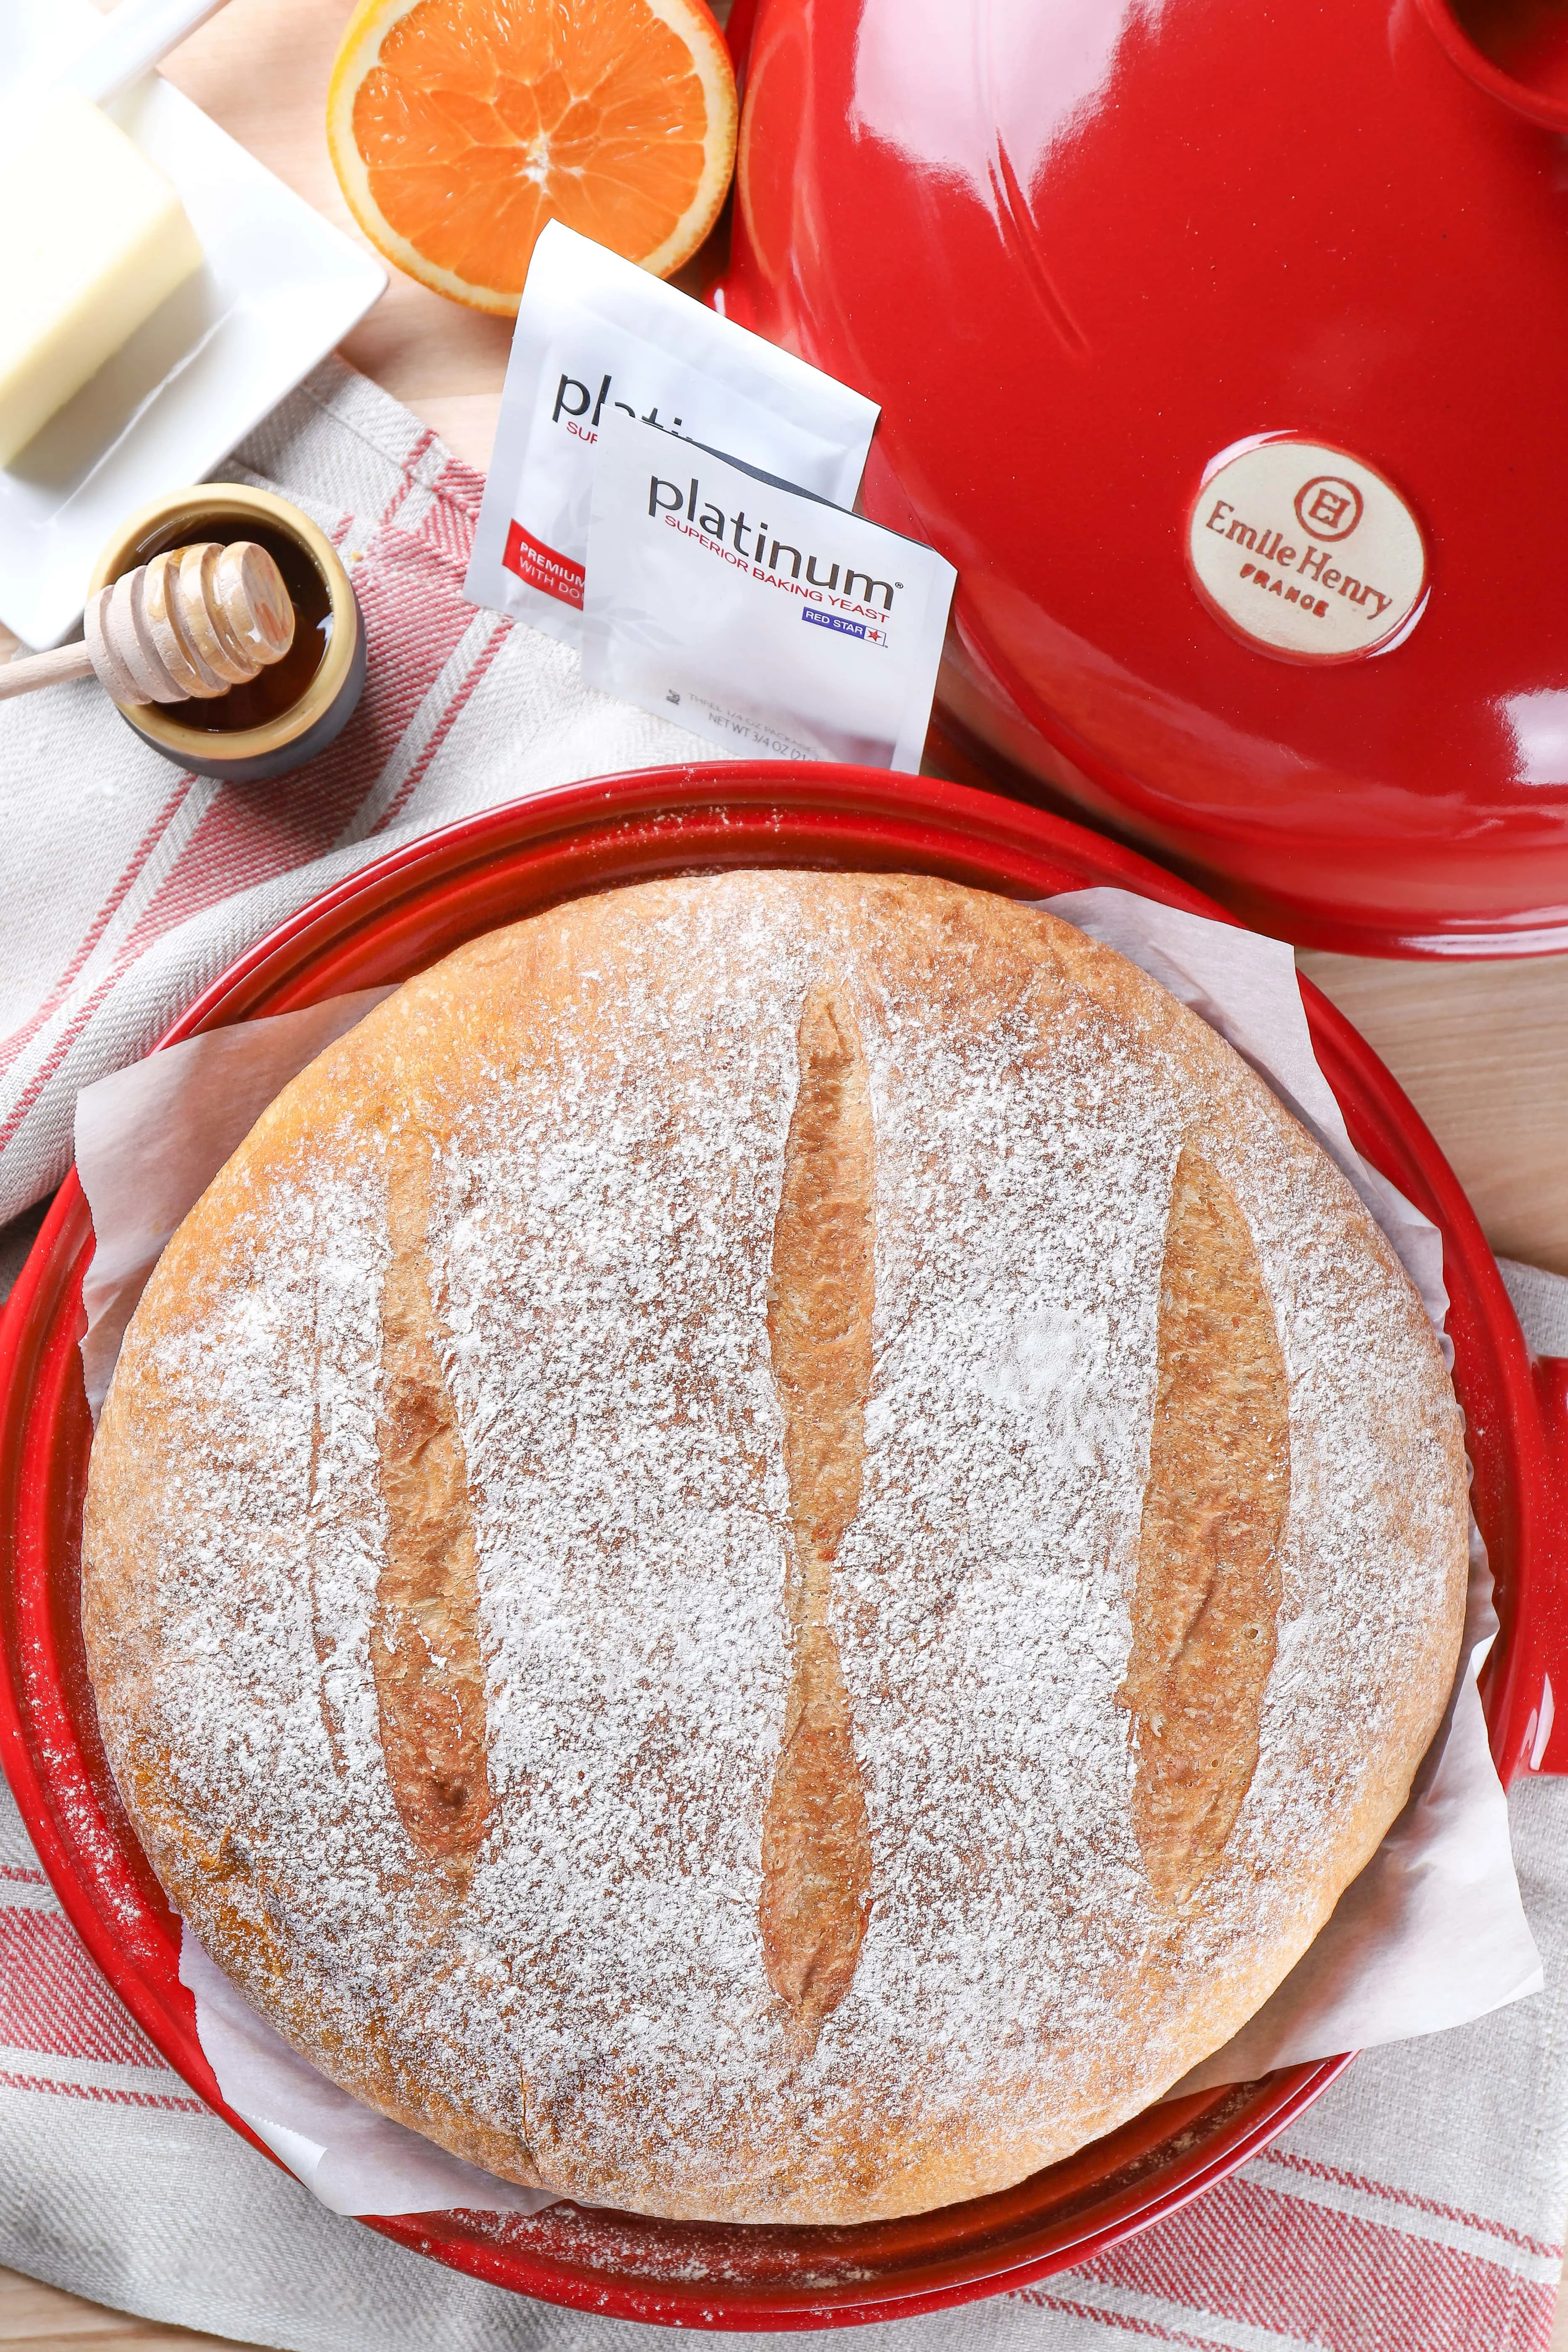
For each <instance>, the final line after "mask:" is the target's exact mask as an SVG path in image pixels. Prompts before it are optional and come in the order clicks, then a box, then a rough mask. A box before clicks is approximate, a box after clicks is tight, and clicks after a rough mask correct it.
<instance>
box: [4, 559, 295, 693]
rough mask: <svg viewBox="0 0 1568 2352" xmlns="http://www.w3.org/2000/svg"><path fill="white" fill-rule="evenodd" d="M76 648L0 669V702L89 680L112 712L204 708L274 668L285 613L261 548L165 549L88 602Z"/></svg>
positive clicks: (288, 641)
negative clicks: (116, 705) (146, 706)
mask: <svg viewBox="0 0 1568 2352" xmlns="http://www.w3.org/2000/svg"><path fill="white" fill-rule="evenodd" d="M85 619H86V635H85V636H84V637H83V640H82V642H81V644H80V645H75V646H57V647H56V649H55V650H54V652H53V653H47V654H34V655H31V656H29V657H28V658H27V659H26V661H14V662H7V663H5V664H0V702H4V701H7V700H8V699H9V698H10V697H11V696H12V695H15V694H31V693H32V692H33V690H34V688H37V687H40V686H60V685H63V684H64V683H65V682H66V680H67V679H68V678H79V677H96V678H97V680H98V682H99V684H100V686H101V687H102V688H103V689H104V691H105V692H106V693H107V694H110V695H111V696H112V697H113V698H114V700H115V701H116V702H126V703H147V702H189V701H193V700H201V701H210V700H211V699H212V698H213V697H214V696H216V695H219V694H226V693H227V692H228V690H229V688H230V687H231V686H242V685H244V684H245V683H246V682H247V680H248V679H250V678H253V677H258V676H259V675H260V673H261V671H262V670H264V669H266V668H267V667H268V665H269V664H270V663H272V662H276V661H281V660H282V658H283V656H284V655H285V654H286V653H287V652H288V650H289V646H291V645H292V644H293V642H294V607H293V605H292V604H290V602H289V591H288V589H287V588H286V587H285V585H284V583H283V574H282V573H281V572H279V569H278V566H277V564H276V563H275V562H273V560H272V558H271V556H270V555H268V552H267V550H266V549H265V548H264V547H258V546H257V544H256V542H255V541H254V540H249V539H237V540H236V541H234V542H233V543H232V545H230V546H228V547H219V546H218V545H217V543H216V541H213V540H204V541H200V542H199V543H198V544H197V545H195V546H194V547H171V548H169V549H167V550H166V551H164V553H163V554H162V555H155V556H154V557H153V560H152V562H150V563H142V564H138V566H137V568H136V570H135V571H134V572H125V573H124V574H123V575H122V576H121V578H120V579H118V580H115V581H112V582H111V583H110V585H109V586H108V587H107V588H100V590H99V591H98V593H97V594H96V595H94V596H89V599H88V604H87V613H86V615H85Z"/></svg>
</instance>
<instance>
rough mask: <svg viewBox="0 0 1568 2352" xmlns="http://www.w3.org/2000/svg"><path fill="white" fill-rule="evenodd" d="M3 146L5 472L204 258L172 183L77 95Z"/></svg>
mask: <svg viewBox="0 0 1568 2352" xmlns="http://www.w3.org/2000/svg"><path fill="white" fill-rule="evenodd" d="M5 129H6V136H5V139H4V140H3V141H0V221H4V222H5V232H6V233H5V241H4V243H3V244H0V466H8V465H9V464H10V462H11V460H12V458H13V457H15V456H16V453H17V451H18V450H19V449H23V448H25V447H26V445H27V443H28V442H29V441H30V440H31V439H32V438H33V436H34V435H35V434H36V433H37V431H38V430H39V429H40V427H41V426H43V425H47V423H48V420H49V418H50V417H51V416H53V415H54V414H55V412H56V410H57V409H59V408H63V407H64V406H65V404H66V402H67V401H68V400H69V399H70V398H71V397H72V395H73V394H76V393H79V391H80V390H81V388H82V385H83V384H84V383H86V382H87V381H88V378H89V376H93V375H96V374H97V373H98V371H99V369H100V367H101V366H102V365H103V363H104V362H105V360H107V359H110V358H111V357H112V356H113V354H114V353H115V352H117V351H118V350H119V349H120V346H121V343H123V342H124V341H127V339H128V338H129V337H130V336H132V334H134V333H135V331H136V330H137V328H138V327H139V326H141V324H142V320H144V319H147V318H150V317H151V316H152V314H153V311H154V310H156V309H157V307H158V305H159V303H160V302H162V301H163V300H165V299H166V298H167V297H168V296H169V295H171V294H172V293H173V292H174V289H175V287H176V286H179V285H182V284H183V283H184V280H185V279H186V278H189V277H190V276H191V274H192V272H193V271H194V270H196V269H199V268H200V267H201V260H202V249H201V247H200V245H199V244H198V243H197V241H196V233H195V229H193V228H192V226H191V225H190V222H189V221H188V220H187V219H186V218H185V213H184V205H182V204H181V202H180V199H179V197H178V195H177V194H175V192H174V188H173V187H172V186H171V184H170V183H169V182H168V181H167V180H166V179H165V178H164V176H163V173H162V172H160V171H159V170H158V168H157V166H156V165H155V164H153V163H149V162H148V160H147V158H146V156H145V155H143V154H142V151H141V149H140V148H139V147H137V146H135V145H133V143H132V141H131V140H129V139H128V138H127V137H126V136H125V133H124V131H121V130H119V129H118V128H117V127H116V126H115V124H113V123H112V122H110V120H109V118H108V116H107V115H104V114H100V112H99V110H98V109H97V107H96V106H89V104H88V102H87V100H86V99H84V98H78V97H76V96H74V95H68V96H61V97H59V98H57V99H55V100H51V101H50V103H49V105H48V106H47V109H46V110H44V112H43V113H42V114H41V115H40V116H39V117H38V118H37V121H35V122H34V123H33V124H32V125H31V126H30V127H28V128H27V129H26V130H24V131H22V132H21V134H20V135H19V136H18V135H17V133H16V129H15V127H14V126H13V125H12V124H10V123H7V124H6V126H5Z"/></svg>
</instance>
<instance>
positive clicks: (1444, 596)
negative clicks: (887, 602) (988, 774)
mask: <svg viewBox="0 0 1568 2352" xmlns="http://www.w3.org/2000/svg"><path fill="white" fill-rule="evenodd" d="M737 13H739V12H737ZM1564 131H1568V6H1565V5H1564V0H1311V5H1307V0H1282V5H1279V6H1278V7H1273V8H1268V9H1247V8H1237V7H1236V6H1234V5H1229V0H1049V5H1042V0H758V5H757V7H756V12H755V20H754V28H753V30H752V40H751V48H750V58H749V65H748V71H747V87H746V97H745V112H744V117H743V121H742V133H741V159H740V166H739V198H738V204H737V207H736V229H735V247H734V256H733V260H732V263H731V271H730V275H729V278H728V279H727V280H726V282H725V284H724V286H723V288H722V289H721V293H720V297H719V299H721V301H722V303H723V304H724V307H725V308H726V309H727V310H728V311H729V312H730V314H731V316H732V317H735V318H737V319H739V320H741V321H742V324H744V325H748V326H752V327H755V328H757V329H758V330H759V331H761V332H763V334H765V335H768V336H770V337H772V338H773V339H774V340H776V341H781V342H783V343H785V344H787V345H789V346H790V347H791V348H793V349H794V350H795V351H797V352H801V353H802V354H803V355H804V356H805V358H807V359H809V360H811V361H813V362H816V364H817V365H818V366H820V367H824V368H826V369H828V370H829V371H830V372H831V373H834V374H836V375H838V376H841V377H843V378H844V379H845V380H846V381H847V382H849V383H854V384H857V385H858V386H859V387H861V388H862V389H863V390H865V391H866V392H868V393H869V394H871V395H872V397H873V398H875V399H877V400H878V401H879V402H880V403H881V404H882V422H881V425H880V426H879V431H878V434H877V437H876V440H875V442H874V444H873V447H872V453H871V461H870V464H869V466H868V470H867V475H866V483H865V492H864V499H865V505H866V508H867V510H868V512H869V513H870V514H872V515H873V516H875V517H876V518H877V520H879V521H882V522H886V523H888V524H889V525H891V526H892V527H893V528H895V529H898V530H905V531H909V532H910V533H912V534H913V535H915V536H917V537H919V538H921V539H925V540H929V541H931V542H932V543H933V544H934V545H935V546H937V547H938V548H940V549H941V550H942V552H943V553H944V554H945V555H947V556H949V557H950V558H951V559H952V562H954V563H955V564H956V565H957V566H958V570H959V589H958V595H957V600H956V604H955V608H954V625H953V631H952V635H951V636H950V640H949V656H948V659H947V661H946V663H945V665H944V668H943V675H942V687H941V691H940V704H941V708H942V713H943V717H944V719H945V721H946V723H947V726H948V729H949V731H950V734H951V735H952V737H953V738H955V739H956V740H958V741H959V742H960V743H961V744H962V743H967V744H968V746H969V747H970V748H971V750H972V751H973V752H974V753H976V754H977V755H978V756H979V758H980V759H981V760H982V761H984V762H987V763H989V764H990V765H991V766H992V768H993V769H994V772H997V773H1000V774H1004V775H1005V774H1006V773H1008V772H1013V773H1014V774H1015V775H1016V774H1017V773H1018V772H1022V774H1023V776H1024V777H1026V779H1028V780H1029V782H1028V784H1027V785H1026V789H1035V790H1038V789H1039V788H1041V787H1044V788H1045V790H1046V792H1047V793H1056V794H1058V795H1065V796H1066V797H1067V798H1068V800H1070V802H1071V803H1074V804H1075V805H1076V806H1077V807H1078V808H1079V809H1080V810H1087V811H1088V812H1089V814H1091V815H1092V816H1093V817H1094V818H1095V819H1096V820H1097V821H1098V822H1099V823H1100V824H1103V825H1106V826H1108V827H1109V828H1110V829H1112V830H1114V831H1117V832H1119V833H1121V834H1124V835H1130V836H1131V837H1133V838H1136V839H1137V840H1138V841H1139V842H1140V843H1142V845H1145V846H1148V847H1150V848H1152V849H1153V850H1154V851H1155V853H1156V854H1157V855H1159V856H1163V857H1164V858H1165V859H1167V860H1168V861H1170V862H1172V863H1174V864H1175V865H1177V866H1180V867H1182V868H1184V870H1185V871H1186V872H1188V873H1189V874H1191V875H1193V876H1194V877H1197V878H1199V879H1201V880H1202V881H1203V882H1204V883H1205V886H1206V887H1209V888H1211V889H1213V890H1214V891H1215V893H1216V894H1218V895H1219V896H1221V897H1222V898H1225V899H1226V900H1227V901H1228V903H1229V904H1230V905H1231V906H1233V907H1234V908H1237V910H1238V911H1239V912H1241V913H1242V914H1243V915H1244V916H1246V918H1247V919H1249V920H1251V921H1252V922H1254V923H1257V924H1258V925H1260V926H1261V927H1263V928H1266V929H1272V930H1276V931H1279V932H1281V933H1284V934H1285V935H1287V936H1289V937H1290V938H1293V939H1296V940H1300V941H1303V942H1305V943H1308V944H1311V945H1316V946H1325V947H1338V948H1346V949H1352V950H1362V951H1363V952H1373V953H1376V952H1385V953H1416V954H1426V953H1431V954H1448V955H1451V954H1461V955H1462V954H1498V953H1510V952H1520V953H1522V952H1528V951H1531V950H1544V949H1558V950H1561V949H1563V948H1564V947H1568V587H1565V585H1564V578H1563V562H1564V550H1565V549H1568V450H1565V445H1564V425H1563V416H1564V402H1565V397H1568V149H1565V147H1564V142H1563V132H1564Z"/></svg>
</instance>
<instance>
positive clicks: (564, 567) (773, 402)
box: [463, 221, 879, 645]
mask: <svg viewBox="0 0 1568 2352" xmlns="http://www.w3.org/2000/svg"><path fill="white" fill-rule="evenodd" d="M878 413H879V412H878V410H877V407H876V404H875V403H874V402H872V401H869V400H867V399H866V398H865V397H864V395H863V394H860V393H858V392H851V391H850V390H849V389H848V387H847V385H845V384H841V383H836V382H835V380H834V379H833V377H832V376H828V375H824V374H822V373H821V372H820V370H818V369H816V368H813V367H807V365H806V364H805V361H804V360H797V359H795V357H794V356H793V354H792V353H790V352H781V351H779V350H777V349H776V348H775V347H774V345H773V344H772V343H768V342H764V341H763V339H762V337H761V336H760V335H752V334H748V333H747V331H746V330H745V329H744V328H743V327H737V326H736V325H735V324H734V322H733V320H729V319H721V318H720V316H719V315H718V313H717V312H716V311H713V310H708V309H707V308H706V306H705V305H704V304H702V303H700V302H696V301H693V300H692V299H691V297H690V296H689V294H682V293H679V291H678V290H677V289H676V288H675V287H673V286H666V285H665V284H664V283H663V282H662V280H660V279H659V278H650V277H649V276H648V274H647V270H645V269H639V268H637V265H636V264H635V262H630V261H623V260H622V259H621V257H620V256H619V255H618V254H615V253H610V252H608V251H606V249H605V247H604V246H602V245H595V243H594V241H593V239H592V238H591V237H586V236H578V235H577V234H576V232H575V230H574V229H569V228H567V227H565V226H563V223H562V222H560V221H552V222H550V223H549V225H548V226H547V227H546V228H545V229H544V230H543V232H542V235H541V236H540V239H539V242H538V244H537V245H536V246H535V247H534V249H533V257H532V259H531V261H530V263H529V268H528V278H527V281H526V283H525V284H524V287H523V289H522V300H521V304H520V306H519V309H518V314H517V329H516V332H515V333H514V335H513V337H512V345H511V358H510V362H509V364H508V367H507V373H506V389H505V391H504V392H503V393H502V394H501V409H500V424H499V425H498V427H497V431H496V441H495V451H494V455H493V456H492V457H491V459H490V470H489V480H488V481H487V483H486V486H485V495H484V501H483V503H482V505H481V506H480V509H479V525H478V528H477V530H475V533H474V551H473V556H472V559H471V561H470V562H469V564H468V576H467V578H466V580H465V581H464V583H463V593H464V594H465V595H466V596H467V597H468V601H469V603H470V604H488V605H489V606H491V607H492V608H493V609H494V610H495V611H497V612H500V613H511V614H516V615H517V616H518V617H519V618H520V619H521V620H525V621H527V622H529V623H530V624H531V625H532V626H533V627H534V628H536V629H542V630H544V631H545V633H546V634H547V635H550V636H552V637H561V638H563V639H564V640H565V641H566V643H567V644H568V645H574V644H576V643H577V642H578V614H579V611H580V610H581V607H582V603H583V566H584V560H585V558H586V554H587V543H588V509H589V500H590V496H591V492H592V488H593V479H594V464H595V454H596V451H597V446H598V440H599V435H600V433H601V432H602V430H603V427H604V423H605V418H606V417H607V416H614V415H626V416H640V417H642V418H643V420H644V421H645V422H646V423H647V425H649V426H663V427H666V428H667V429H668V431H670V432H672V433H682V434H686V435H689V436H691V437H692V438H693V439H696V440H700V441H707V442H710V443H712V444H713V445H714V446H717V447H719V448H724V449H735V450H738V451H739V452H740V454H741V456H742V457H744V458H745V459H746V460H747V461H748V462H749V463H750V464H752V465H755V466H762V467H766V468H767V470H768V471H770V472H772V473H777V474H780V475H783V476H784V478H786V479H787V480H789V481H792V482H800V483H803V484H804V485H805V488H807V489H810V490H815V491H816V492H817V493H818V494H819V495H820V496H821V497H823V498H827V499H835V500H836V501H837V503H838V504H839V505H841V506H847V505H849V504H850V503H851V501H852V500H853V499H854V496H855V493H856V490H857V489H858V487H859V483H860V473H861V468H862V467H864V465H865V463H866V452H867V449H868V447H869V446H870V440H871V434H872V431H873V429H874V427H875V425H876V422H877V416H878Z"/></svg>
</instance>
